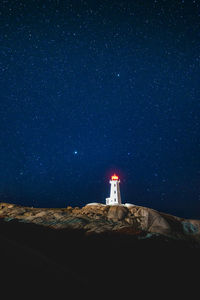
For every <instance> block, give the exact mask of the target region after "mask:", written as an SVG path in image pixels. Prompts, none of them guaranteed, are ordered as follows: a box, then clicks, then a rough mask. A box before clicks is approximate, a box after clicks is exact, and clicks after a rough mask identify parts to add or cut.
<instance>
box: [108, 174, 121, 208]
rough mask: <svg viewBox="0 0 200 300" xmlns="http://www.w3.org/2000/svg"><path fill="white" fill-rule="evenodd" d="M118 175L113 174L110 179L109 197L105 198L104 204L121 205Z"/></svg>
mask: <svg viewBox="0 0 200 300" xmlns="http://www.w3.org/2000/svg"><path fill="white" fill-rule="evenodd" d="M119 183H120V180H119V177H118V176H117V175H116V174H114V175H113V176H111V179H110V198H106V205H121V204H122V202H121V195H120V189H119Z"/></svg>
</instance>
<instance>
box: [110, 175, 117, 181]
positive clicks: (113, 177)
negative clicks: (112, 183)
mask: <svg viewBox="0 0 200 300" xmlns="http://www.w3.org/2000/svg"><path fill="white" fill-rule="evenodd" d="M111 180H119V176H117V175H116V174H114V175H113V176H111Z"/></svg>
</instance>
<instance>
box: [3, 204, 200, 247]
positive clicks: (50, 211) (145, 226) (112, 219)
mask: <svg viewBox="0 0 200 300" xmlns="http://www.w3.org/2000/svg"><path fill="white" fill-rule="evenodd" d="M0 218H2V219H4V220H5V221H11V220H15V219H16V220H18V221H20V222H25V223H35V224H39V225H43V226H48V227H51V228H57V229H64V228H69V229H81V230H84V231H85V233H86V234H91V233H102V232H109V231H112V232H113V231H116V232H123V233H127V234H134V235H135V234H138V233H143V234H142V235H143V236H144V238H145V237H149V236H151V235H149V233H151V234H154V235H156V234H160V235H164V236H168V237H173V238H177V239H184V240H189V241H194V242H196V243H198V244H200V220H189V219H184V218H179V217H176V216H172V215H168V214H165V213H161V212H158V211H156V210H153V209H150V208H147V207H142V206H136V205H134V206H131V205H130V206H125V205H119V206H118V205H115V206H108V205H103V204H98V203H94V204H90V205H86V206H84V207H82V208H79V207H74V208H73V207H70V206H69V207H67V208H33V207H23V206H17V205H14V204H8V203H0Z"/></svg>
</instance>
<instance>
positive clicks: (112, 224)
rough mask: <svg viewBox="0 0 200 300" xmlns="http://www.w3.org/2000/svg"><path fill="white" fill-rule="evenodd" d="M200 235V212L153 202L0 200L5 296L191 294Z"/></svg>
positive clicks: (194, 287) (0, 254)
mask: <svg viewBox="0 0 200 300" xmlns="http://www.w3.org/2000/svg"><path fill="white" fill-rule="evenodd" d="M199 237H200V221H199V220H188V219H184V218H178V217H176V216H172V215H169V214H164V213H161V212H158V211H156V210H153V209H150V208H147V207H141V206H133V205H120V206H106V205H102V204H96V203H93V204H91V205H87V206H84V207H82V208H79V207H66V208H33V207H23V206H17V205H14V204H8V203H0V257H1V272H0V281H1V286H2V292H6V299H15V298H20V299H21V298H22V295H24V296H25V299H27V297H29V296H30V295H31V296H34V298H35V299H37V298H44V299H52V298H54V299H62V298H63V297H65V298H67V297H68V296H69V295H70V298H72V299H81V298H87V299H90V298H91V299H94V298H98V297H99V299H104V298H105V295H106V297H107V298H111V299H118V298H119V295H121V297H120V298H123V299H132V298H133V297H135V296H136V295H138V296H139V297H140V298H141V299H149V298H152V299H160V298H162V297H163V293H162V291H164V296H165V297H164V298H166V299H171V297H172V295H174V294H178V295H180V292H181V291H182V292H183V295H184V296H186V295H187V296H188V297H187V298H188V299H191V298H194V297H193V296H195V297H196V295H197V294H198V292H199V284H198V283H199V278H198V276H197V275H196V274H198V272H199V269H200V259H199V257H200V256H199V250H200V238H199ZM10 293H11V294H12V295H10ZM11 296H12V297H11ZM52 296H53V297H52ZM68 298H69V297H68ZM184 298H185V297H184Z"/></svg>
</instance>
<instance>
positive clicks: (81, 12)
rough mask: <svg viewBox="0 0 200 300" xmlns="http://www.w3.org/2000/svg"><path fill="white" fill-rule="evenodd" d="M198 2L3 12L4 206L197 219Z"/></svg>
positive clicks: (20, 4) (0, 153)
mask: <svg viewBox="0 0 200 300" xmlns="http://www.w3.org/2000/svg"><path fill="white" fill-rule="evenodd" d="M199 53H200V1H189V0H185V1H178V0H171V1H170V0H169V1H168V0H165V1H164V0H157V1H151V0H149V1H139V0H135V1H130V0H127V1H123V0H121V1H117V0H116V1H114V0H111V1H105V0H100V1H94V0H91V1H88V0H85V1H80V0H76V1H75V0H73V1H72V0H71V1H67V0H66V1H62V0H60V1H59V0H52V1H50V0H47V1H40V0H37V1H33V0H29V1H25V0H24V1H18V0H15V1H14V0H9V1H5V0H2V1H1V2H0V95H1V97H0V101H1V102H0V201H7V202H13V203H17V204H22V205H31V206H43V207H64V206H67V205H72V206H83V205H85V204H86V203H88V202H102V203H105V198H106V197H108V196H109V176H110V175H111V174H112V173H113V172H116V173H117V174H119V175H120V178H121V194H122V201H123V202H130V203H134V204H136V205H142V206H147V207H152V208H154V209H157V210H160V211H163V212H167V213H171V214H175V215H178V216H182V217H190V218H200V185H199V183H200V164H199V162H200V154H199V150H200V139H199V129H200V126H199V117H200V102H199V100H200V99H199V98H200V54H199Z"/></svg>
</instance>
